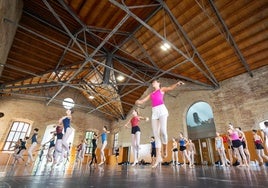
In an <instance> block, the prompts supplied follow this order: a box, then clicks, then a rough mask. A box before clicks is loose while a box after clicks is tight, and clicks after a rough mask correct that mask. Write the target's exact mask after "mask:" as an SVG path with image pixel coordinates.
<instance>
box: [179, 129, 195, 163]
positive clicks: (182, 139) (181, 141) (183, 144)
mask: <svg viewBox="0 0 268 188" xmlns="http://www.w3.org/2000/svg"><path fill="white" fill-rule="evenodd" d="M179 144H180V152H181V154H182V159H183V166H185V164H186V159H187V160H188V161H189V167H192V166H193V164H192V161H191V159H190V157H189V155H188V153H187V151H186V145H187V144H188V140H187V139H186V138H185V137H184V136H183V133H182V132H180V134H179Z"/></svg>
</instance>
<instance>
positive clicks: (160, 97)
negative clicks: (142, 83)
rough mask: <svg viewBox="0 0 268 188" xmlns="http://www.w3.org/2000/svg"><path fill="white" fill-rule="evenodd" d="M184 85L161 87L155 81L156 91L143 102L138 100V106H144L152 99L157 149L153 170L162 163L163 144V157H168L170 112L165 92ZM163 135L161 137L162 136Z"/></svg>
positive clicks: (178, 83) (153, 125)
mask: <svg viewBox="0 0 268 188" xmlns="http://www.w3.org/2000/svg"><path fill="white" fill-rule="evenodd" d="M183 84H184V83H183V82H181V81H179V82H177V83H175V84H173V85H171V86H169V87H161V88H160V82H159V81H158V80H154V81H153V82H152V86H153V88H154V91H153V92H152V93H151V94H149V95H147V96H146V97H145V98H143V99H141V100H137V101H136V104H137V105H139V104H143V103H144V102H146V101H148V100H149V99H151V105H152V118H151V119H152V129H153V134H154V137H155V147H156V163H155V164H154V165H153V166H152V167H153V168H155V167H157V165H158V164H159V163H160V162H161V161H162V157H161V147H162V146H161V143H162V145H163V157H164V158H166V157H167V143H168V135H167V117H168V110H167V108H166V106H165V104H164V94H165V92H168V91H171V90H174V89H175V88H176V87H177V86H180V85H183ZM160 135H161V136H160ZM161 138H162V140H161Z"/></svg>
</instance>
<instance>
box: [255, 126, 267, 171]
mask: <svg viewBox="0 0 268 188" xmlns="http://www.w3.org/2000/svg"><path fill="white" fill-rule="evenodd" d="M252 133H253V140H254V144H255V149H256V153H257V155H258V158H259V162H260V166H261V165H263V159H265V160H266V161H268V156H267V155H265V154H264V147H263V145H262V144H263V141H262V138H261V137H260V136H259V135H258V134H257V130H255V129H253V130H252Z"/></svg>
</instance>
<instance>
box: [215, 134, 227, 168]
mask: <svg viewBox="0 0 268 188" xmlns="http://www.w3.org/2000/svg"><path fill="white" fill-rule="evenodd" d="M216 135H217V136H216V138H215V149H216V151H217V152H218V153H219V156H220V160H221V163H222V166H229V165H228V160H227V157H226V154H225V149H224V144H223V138H222V137H221V136H220V133H218V132H216Z"/></svg>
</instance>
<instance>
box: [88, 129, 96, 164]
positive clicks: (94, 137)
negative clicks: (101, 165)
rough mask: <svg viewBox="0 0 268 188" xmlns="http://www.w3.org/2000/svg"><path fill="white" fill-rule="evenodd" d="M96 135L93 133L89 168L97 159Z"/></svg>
mask: <svg viewBox="0 0 268 188" xmlns="http://www.w3.org/2000/svg"><path fill="white" fill-rule="evenodd" d="M97 137H98V136H97V134H96V133H94V136H93V139H92V146H93V148H92V158H91V162H90V164H89V165H90V166H91V165H92V164H93V162H94V164H97V157H96V149H97Z"/></svg>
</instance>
